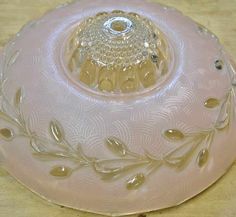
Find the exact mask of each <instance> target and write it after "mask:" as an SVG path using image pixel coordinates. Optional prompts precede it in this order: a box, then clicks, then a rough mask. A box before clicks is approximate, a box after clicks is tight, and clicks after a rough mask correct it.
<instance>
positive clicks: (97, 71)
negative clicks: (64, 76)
mask: <svg viewBox="0 0 236 217" xmlns="http://www.w3.org/2000/svg"><path fill="white" fill-rule="evenodd" d="M67 58H68V59H67V65H68V67H69V69H70V75H71V77H72V78H73V79H74V80H75V81H76V82H81V83H83V84H85V85H87V86H88V87H89V88H91V89H93V90H97V91H103V92H110V93H114V94H120V93H131V92H140V91H143V90H145V89H147V88H150V87H154V86H156V85H158V84H159V83H160V82H161V81H162V80H163V78H164V77H166V76H167V73H168V67H169V62H170V53H169V49H168V43H167V41H166V38H165V36H164V35H163V33H162V32H161V31H160V30H159V29H158V28H157V27H156V26H155V24H154V23H153V22H152V21H151V20H149V19H147V18H144V17H142V16H140V15H138V14H137V13H132V12H130V13H126V12H124V11H120V10H115V11H112V12H111V13H108V12H100V13H98V14H97V15H96V16H94V17H89V18H87V19H85V21H83V22H82V23H80V24H79V25H78V27H77V28H76V31H75V32H74V33H73V34H72V36H71V38H70V40H69V43H68V45H67Z"/></svg>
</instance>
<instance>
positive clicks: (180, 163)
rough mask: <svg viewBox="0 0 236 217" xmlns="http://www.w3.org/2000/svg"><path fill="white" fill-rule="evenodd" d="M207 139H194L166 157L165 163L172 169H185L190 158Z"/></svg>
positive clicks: (197, 137) (202, 137) (203, 137)
mask: <svg viewBox="0 0 236 217" xmlns="http://www.w3.org/2000/svg"><path fill="white" fill-rule="evenodd" d="M205 139H206V135H201V136H196V137H193V138H192V139H191V140H189V141H187V142H186V143H184V144H183V145H181V146H180V147H179V148H177V149H175V150H173V151H171V152H170V153H169V154H168V155H166V156H165V157H164V161H165V162H166V163H167V164H168V165H169V166H172V167H175V168H178V169H180V168H183V167H185V165H186V164H187V162H188V160H189V158H190V156H191V155H192V154H193V153H194V151H195V149H196V148H197V147H198V146H199V145H200V144H201V143H202V142H203V141H204V140H205Z"/></svg>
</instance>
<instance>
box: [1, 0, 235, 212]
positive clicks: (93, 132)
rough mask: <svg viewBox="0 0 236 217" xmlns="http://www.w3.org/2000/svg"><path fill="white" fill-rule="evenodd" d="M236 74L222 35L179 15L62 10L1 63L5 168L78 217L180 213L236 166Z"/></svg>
mask: <svg viewBox="0 0 236 217" xmlns="http://www.w3.org/2000/svg"><path fill="white" fill-rule="evenodd" d="M235 68H236V67H235V64H234V62H233V61H232V59H231V58H230V56H229V55H228V54H227V53H226V52H225V50H224V48H223V47H222V45H221V44H220V43H219V40H218V39H217V37H216V36H215V35H214V34H213V33H211V32H210V31H209V30H207V29H206V28H205V27H203V26H201V25H199V24H197V23H195V22H194V21H192V20H191V19H189V18H187V17H185V16H183V15H182V14H181V13H180V12H178V11H176V10H175V9H173V8H168V7H165V6H162V5H159V4H155V3H150V2H148V1H143V0H133V1H124V0H120V1H113V0H96V1H87V0H81V1H78V2H74V3H72V4H69V5H63V6H61V7H58V8H57V9H55V10H54V11H52V12H50V13H48V14H46V15H45V16H44V17H42V18H41V19H39V20H35V21H32V22H30V23H29V24H27V25H26V26H25V27H24V28H23V29H22V30H21V31H20V32H19V33H18V34H17V35H16V36H15V37H14V39H12V40H11V41H10V42H9V43H8V44H7V45H6V46H5V47H4V49H3V50H2V51H1V54H0V75H1V76H0V118H1V122H0V139H1V145H0V161H1V165H2V167H4V168H5V169H6V170H7V171H8V172H9V173H10V174H11V175H12V176H14V177H15V178H16V179H17V180H19V181H20V182H21V183H22V184H23V185H25V186H27V187H28V188H29V189H30V190H32V191H33V192H35V193H37V194H38V195H40V196H42V197H43V198H45V199H47V200H49V201H52V202H54V203H57V204H60V205H63V206H67V207H71V208H75V209H78V210H83V211H89V212H93V213H99V214H106V215H111V216H121V215H125V214H133V213H141V212H148V211H153V210H158V209H162V208H167V207H171V206H175V205H178V204H180V203H182V202H184V201H186V200H188V199H190V198H192V197H193V196H195V195H197V194H199V193H200V192H202V191H203V190H205V189H206V188H207V187H209V186H210V185H212V184H213V183H214V182H215V181H216V180H218V179H219V178H220V177H221V176H222V175H223V174H224V173H225V172H226V171H227V169H228V168H229V167H230V165H231V164H232V163H233V162H234V160H235V157H236V146H235V140H236V135H235V128H236V121H235V85H236V80H235Z"/></svg>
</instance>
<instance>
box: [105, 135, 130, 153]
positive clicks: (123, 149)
mask: <svg viewBox="0 0 236 217" xmlns="http://www.w3.org/2000/svg"><path fill="white" fill-rule="evenodd" d="M106 144H107V147H108V148H109V149H110V150H111V151H112V152H113V153H114V154H116V155H118V156H125V155H126V154H127V152H128V148H127V146H126V145H125V143H124V142H122V141H121V140H119V139H117V138H115V137H110V138H108V139H106Z"/></svg>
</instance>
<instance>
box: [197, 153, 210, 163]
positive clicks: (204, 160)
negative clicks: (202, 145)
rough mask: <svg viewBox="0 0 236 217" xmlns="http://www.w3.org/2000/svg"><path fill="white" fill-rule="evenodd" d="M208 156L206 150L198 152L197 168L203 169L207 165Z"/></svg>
mask: <svg viewBox="0 0 236 217" xmlns="http://www.w3.org/2000/svg"><path fill="white" fill-rule="evenodd" d="M208 156H209V151H208V149H202V150H201V151H200V152H199V154H198V158H197V163H198V166H199V167H203V166H204V165H205V164H206V163H207V160H208Z"/></svg>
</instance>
